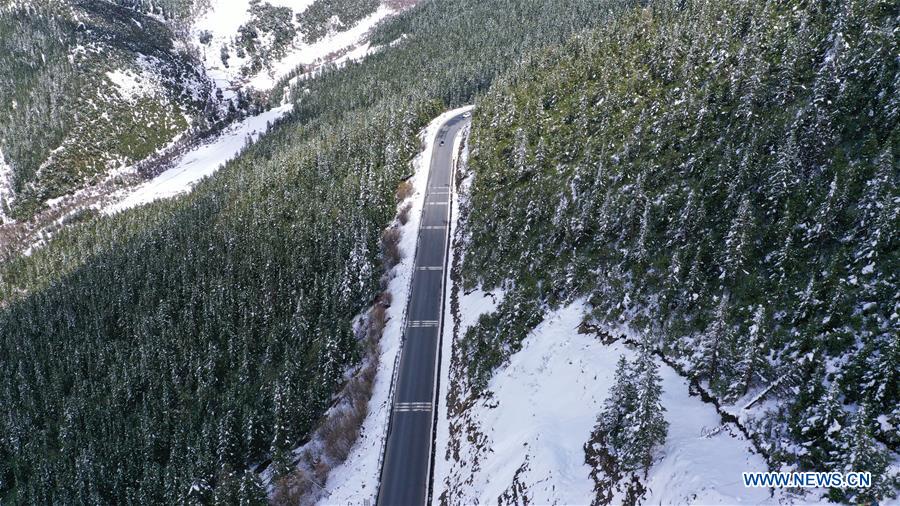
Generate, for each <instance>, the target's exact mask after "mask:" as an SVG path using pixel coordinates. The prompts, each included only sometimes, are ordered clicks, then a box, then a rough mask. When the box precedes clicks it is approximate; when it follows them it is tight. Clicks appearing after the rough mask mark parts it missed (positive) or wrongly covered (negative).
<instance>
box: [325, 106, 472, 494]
mask: <svg viewBox="0 0 900 506" xmlns="http://www.w3.org/2000/svg"><path fill="white" fill-rule="evenodd" d="M470 109H471V107H464V108H461V109H456V110H454V111H448V112H446V113H444V114H442V115H440V116H439V117H437V118H436V119H434V120H433V121H432V122H431V123H430V124H429V125H428V126H427V127H426V128H425V130H424V131H423V132H422V134H421V139H422V142H423V144H424V146H425V149H423V150H422V152H421V153H420V154H419V155H418V156H417V157H416V158H415V160H413V168H414V174H413V177H412V179H411V180H410V182H411V183H412V185H413V190H414V191H413V194H412V195H411V196H410V197H409V198H408V199H407V200H406V202H403V203H401V204H400V206H398V209H400V208H402V207H403V206H405V205H407V203H408V204H410V205H411V206H412V207H411V208H410V211H409V221H407V222H406V224H405V225H403V226H402V227H400V233H401V239H400V251H401V252H402V253H403V259H402V260H401V261H400V263H399V264H398V265H397V266H396V267H394V274H393V278H392V279H391V281H390V284H389V285H388V290H389V291H390V293H391V295H392V297H393V303H392V304H391V307H389V308H388V310H387V318H388V321H387V325H386V326H385V328H384V334H383V335H382V338H381V361H380V364H381V367H380V368H379V370H378V373H377V375H376V377H375V385H374V387H373V390H372V398H371V400H370V401H369V414H368V415H367V416H366V419H365V421H364V422H363V426H362V430H361V431H360V437H359V439H358V440H357V442H356V444H355V445H354V447H353V449H352V450H351V452H350V456H349V457H348V458H347V460H346V461H345V462H344V463H343V464H341V465H340V466H338V467H336V468H334V469H333V470H332V471H331V474H330V476H329V477H328V482H327V483H326V485H325V488H326V490H327V493H326V496H325V498H324V499H322V501H320V504H324V505H331V504H335V505H346V504H362V503H363V502H364V501H366V500H368V501H369V503H370V504H374V503H375V499H376V497H375V496H376V494H377V491H378V479H379V476H380V474H381V469H380V464H381V452H382V447H383V444H384V436H385V431H386V430H387V423H388V417H389V416H390V412H391V410H390V402H391V399H390V395H391V379H392V378H393V374H394V366H395V361H396V358H397V356H398V354H399V352H400V339H401V335H402V332H403V321H404V318H405V315H406V306H407V302H408V300H407V299H408V294H409V283H410V280H411V279H412V266H413V262H414V261H415V258H414V256H415V251H416V239H417V237H418V230H419V222H420V219H421V216H422V207H423V205H424V202H425V188H426V185H427V184H428V173H429V171H430V169H431V158H432V153H433V151H434V139H435V137H436V136H437V132H438V130H439V129H440V127H441V126H442V125H443V124H444V123H446V122H447V120H449V119H450V118H452V117H454V116H456V115H457V114H460V113H462V112H464V111H468V110H470Z"/></svg>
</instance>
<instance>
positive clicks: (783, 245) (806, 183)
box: [458, 0, 900, 500]
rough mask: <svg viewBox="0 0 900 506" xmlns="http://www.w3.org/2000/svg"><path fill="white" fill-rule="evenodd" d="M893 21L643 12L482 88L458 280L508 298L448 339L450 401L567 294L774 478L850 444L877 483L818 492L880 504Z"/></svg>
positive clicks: (893, 426) (661, 7) (881, 15)
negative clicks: (715, 410) (702, 398)
mask: <svg viewBox="0 0 900 506" xmlns="http://www.w3.org/2000/svg"><path fill="white" fill-rule="evenodd" d="M897 14H898V12H897V6H896V5H895V4H893V3H891V2H882V1H878V0H872V1H853V2H840V3H827V4H800V5H797V4H795V3H792V2H767V3H758V2H747V3H733V2H696V3H695V2H657V3H654V4H652V5H651V6H649V7H646V8H640V9H634V10H633V11H631V12H629V13H628V14H627V15H623V16H620V17H617V18H616V19H615V20H614V21H613V22H611V23H609V24H607V25H606V26H605V27H604V28H603V29H601V30H598V31H596V32H594V33H591V34H589V35H585V36H583V37H578V38H576V39H575V40H573V41H572V42H571V43H569V44H567V45H566V46H565V47H563V48H561V49H560V50H556V51H552V52H550V53H548V54H546V55H543V56H541V57H538V58H535V59H534V60H533V61H531V62H529V64H528V65H526V66H525V68H523V69H521V70H520V71H517V72H514V73H512V74H511V75H509V76H507V77H505V78H504V79H503V80H502V82H501V83H498V84H497V85H496V86H495V87H494V88H493V89H492V91H491V92H490V93H489V94H488V96H486V97H485V98H484V100H483V101H481V102H480V103H479V107H478V108H477V110H476V114H475V120H474V125H473V133H472V138H471V170H472V171H473V172H474V181H473V184H472V190H471V199H470V205H469V207H468V208H467V209H465V210H464V213H467V216H468V219H467V221H466V224H465V227H466V239H467V243H466V247H467V251H466V257H465V258H466V261H465V264H464V265H463V270H462V276H463V280H464V283H465V288H466V289H470V288H473V287H476V286H480V287H483V288H484V289H485V290H491V289H494V288H496V287H502V288H504V290H505V291H506V292H507V294H506V296H505V298H504V300H503V303H502V304H501V305H500V307H499V308H498V310H497V312H496V313H495V314H493V315H491V316H490V317H486V318H485V319H484V320H483V321H482V322H481V323H480V324H479V325H478V326H477V327H476V328H474V329H473V330H471V331H469V332H468V333H467V334H466V335H465V336H462V337H461V341H460V342H459V343H458V345H459V347H460V360H462V361H463V363H465V364H466V369H467V379H466V381H467V384H468V385H469V386H470V388H469V390H468V391H467V393H468V395H471V396H473V397H474V398H480V396H481V395H489V392H487V391H486V388H487V386H488V384H489V381H490V379H491V378H492V376H493V374H494V371H495V370H496V368H497V367H498V366H501V365H502V364H504V363H505V362H506V360H507V359H508V358H509V357H510V356H511V355H512V354H514V353H515V352H516V351H517V350H518V349H519V347H520V346H521V342H522V340H523V339H524V338H525V336H526V335H527V334H528V332H529V331H531V330H532V329H533V328H534V327H535V326H536V325H538V324H539V323H540V322H541V321H542V319H543V318H544V314H545V313H546V312H547V311H548V310H549V309H552V308H555V307H557V306H559V305H561V304H564V303H567V302H568V301H572V300H574V299H575V298H577V297H587V300H588V301H589V303H590V312H589V314H588V315H586V321H587V323H588V324H590V325H594V326H597V327H600V328H609V327H612V328H617V327H619V326H620V325H622V324H627V325H629V326H630V327H631V328H632V329H635V330H637V331H639V332H640V333H641V334H642V335H643V336H644V338H645V339H648V340H649V342H650V343H652V344H653V346H654V347H655V348H656V349H657V350H658V351H660V352H661V353H662V354H663V355H664V356H665V357H667V359H668V360H670V361H671V363H672V364H674V365H676V366H677V367H678V368H679V370H680V371H682V373H683V374H685V375H686V376H687V377H689V378H691V379H693V380H695V381H696V382H697V384H698V386H699V387H701V388H703V389H705V390H707V391H708V392H710V393H711V394H712V395H713V397H714V398H715V399H717V401H718V402H719V403H721V404H722V405H723V410H725V411H726V412H730V413H732V414H734V415H735V416H737V417H738V418H740V420H741V422H742V424H743V425H744V426H745V427H746V428H747V430H748V431H749V432H750V434H752V435H753V437H754V439H755V441H756V444H757V446H758V448H759V449H760V450H761V451H763V452H764V453H765V455H766V457H767V459H768V460H769V462H770V465H772V466H773V467H774V468H779V467H781V466H788V467H785V469H789V468H791V467H789V466H796V467H797V468H800V469H808V470H849V468H850V467H852V466H851V464H850V463H849V461H847V460H846V456H847V455H850V454H854V452H855V451H857V450H858V449H860V448H865V450H864V451H866V452H868V453H867V457H866V458H868V459H870V460H869V461H868V463H867V464H865V465H867V466H870V469H866V470H871V471H872V472H873V474H875V475H876V476H877V480H878V483H877V486H876V487H874V488H873V489H872V490H870V491H866V492H863V493H862V495H860V496H854V495H852V494H853V492H852V491H842V490H838V489H833V490H831V491H829V493H830V497H831V498H833V499H851V500H868V499H871V498H872V497H875V496H879V495H884V494H888V495H893V494H895V493H896V487H897V482H896V481H895V480H896V477H892V476H891V475H890V472H889V471H887V470H886V469H885V462H886V461H890V460H892V459H896V458H897V454H896V451H897V444H898V442H900V441H898V439H897V434H898V432H897V427H900V411H898V405H900V400H898V391H897V385H898V376H897V374H898V367H897V364H898V351H900V346H898V344H897V335H898V334H900V319H898V316H897V314H898V307H900V306H898V305H900V299H898V295H897V294H898V293H900V292H898V279H897V273H898V272H900V253H898V252H900V248H898V246H900V245H898V235H897V231H898V230H900V190H898V183H900V180H898V171H897V166H898V165H897V154H898V149H900V129H898V114H900V102H898V96H900V94H898V91H900V90H898V89H897V85H898V69H897V59H896V57H895V56H896V54H897V51H898V45H897V44H898V42H897V41H898V39H897V38H896V33H897V30H898V28H897V19H898V17H897ZM523 203H524V204H523ZM613 337H617V336H613ZM832 385H833V389H832V390H834V395H833V396H830V395H829V394H828V391H829V389H830V388H831V387H832ZM829 399H833V401H834V402H837V403H838V404H839V405H840V407H841V409H839V410H837V411H834V410H832V411H831V412H830V415H828V416H830V417H833V418H826V417H825V415H824V413H825V412H826V406H827V405H828V403H829V402H833V401H830V400H829ZM863 406H865V408H866V409H865V410H863V409H862V407H863ZM860 413H863V414H860ZM826 421H827V423H826ZM832 421H834V422H835V423H837V424H838V425H837V426H838V427H850V426H851V425H854V424H855V426H856V427H860V428H861V429H860V432H856V434H862V435H861V436H859V438H858V439H855V440H851V439H849V438H850V437H851V433H850V431H849V430H844V431H843V432H842V433H835V432H834V431H832V430H829V426H830V424H831V422H832ZM823 424H824V425H823ZM873 437H874V438H875V439H877V440H878V442H877V443H872V442H871V438H873ZM859 451H863V450H859ZM854 465H861V464H859V462H857V463H856V464H854ZM855 470H860V469H855Z"/></svg>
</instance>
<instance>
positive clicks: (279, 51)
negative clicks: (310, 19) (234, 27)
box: [223, 0, 297, 74]
mask: <svg viewBox="0 0 900 506" xmlns="http://www.w3.org/2000/svg"><path fill="white" fill-rule="evenodd" d="M249 12H250V16H251V20H250V21H249V22H248V23H246V24H244V25H241V27H240V28H238V36H237V39H236V40H235V42H234V43H235V46H236V49H237V54H238V56H240V57H245V56H247V57H249V60H250V61H249V62H247V63H246V65H245V66H244V67H243V69H242V71H243V72H244V73H245V74H255V73H257V72H259V71H260V70H262V68H263V65H264V64H265V63H266V62H270V61H273V60H276V59H278V58H280V57H282V56H284V53H285V50H287V48H288V47H289V46H290V45H291V43H293V41H294V37H295V36H296V35H297V29H296V28H294V24H293V22H292V17H293V11H292V10H291V9H290V8H289V7H275V6H273V5H272V4H270V3H268V2H261V1H260V0H252V1H251V2H250V10H249ZM263 38H265V39H266V40H267V41H268V43H267V44H263V43H262V39H263ZM223 54H225V53H223ZM224 61H225V59H223V62H224Z"/></svg>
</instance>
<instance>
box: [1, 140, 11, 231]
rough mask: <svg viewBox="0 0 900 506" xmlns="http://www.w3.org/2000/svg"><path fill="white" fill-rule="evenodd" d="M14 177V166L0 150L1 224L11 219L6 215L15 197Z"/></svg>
mask: <svg viewBox="0 0 900 506" xmlns="http://www.w3.org/2000/svg"><path fill="white" fill-rule="evenodd" d="M12 178H13V172H12V167H10V166H9V164H8V163H6V158H4V157H3V151H2V150H0V224H3V223H6V222H7V221H11V219H10V218H9V217H8V216H6V209H7V208H8V206H10V205H11V204H12V201H13V198H14V195H13V186H12Z"/></svg>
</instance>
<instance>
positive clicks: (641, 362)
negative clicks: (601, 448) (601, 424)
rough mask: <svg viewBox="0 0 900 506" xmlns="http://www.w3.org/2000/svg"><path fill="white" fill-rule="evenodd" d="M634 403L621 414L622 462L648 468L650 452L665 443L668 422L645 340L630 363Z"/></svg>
mask: <svg viewBox="0 0 900 506" xmlns="http://www.w3.org/2000/svg"><path fill="white" fill-rule="evenodd" d="M632 381H634V382H635V391H636V392H635V395H636V399H635V406H634V410H633V411H631V412H629V413H628V414H627V416H626V418H625V428H626V431H627V432H626V434H627V435H626V437H625V438H624V440H625V441H624V443H625V444H624V452H623V456H622V461H623V465H624V466H625V467H626V468H628V469H632V470H636V469H639V468H643V469H644V470H645V471H647V470H649V469H650V465H651V464H652V463H653V452H654V450H655V449H656V447H657V446H659V445H661V444H663V443H665V441H666V433H667V432H668V427H669V424H668V422H667V421H666V419H665V415H664V413H665V411H666V408H665V407H663V405H662V400H661V396H662V378H660V376H659V366H658V365H657V364H656V361H655V360H654V359H653V353H652V351H651V349H650V346H649V345H648V344H646V343H645V344H642V345H641V348H640V351H639V354H638V357H637V359H636V360H635V363H634V372H633V380H632Z"/></svg>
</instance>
